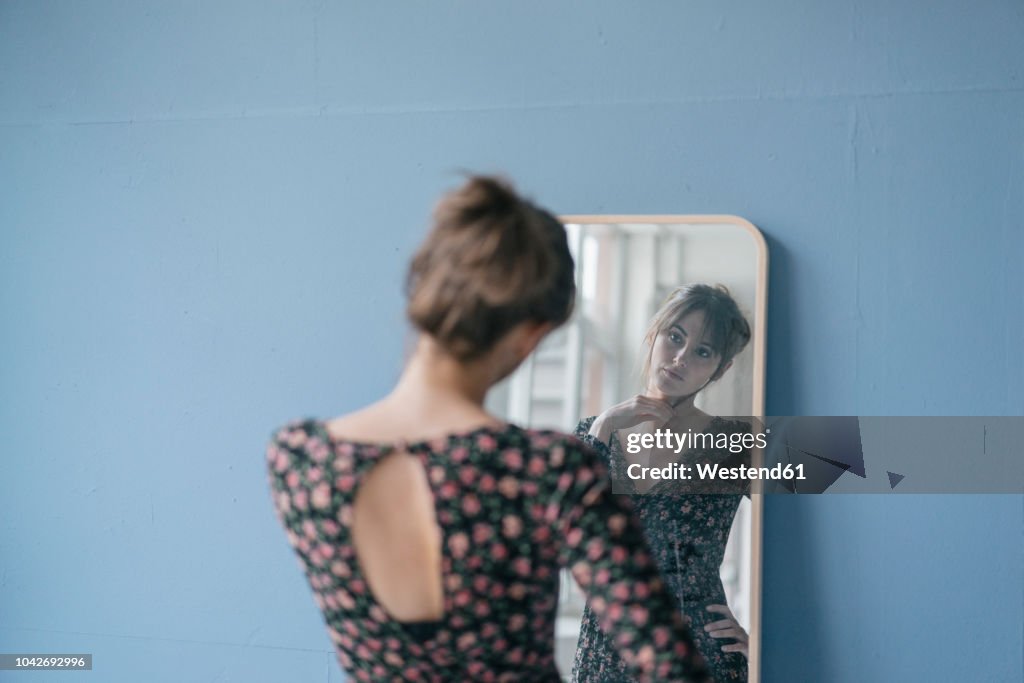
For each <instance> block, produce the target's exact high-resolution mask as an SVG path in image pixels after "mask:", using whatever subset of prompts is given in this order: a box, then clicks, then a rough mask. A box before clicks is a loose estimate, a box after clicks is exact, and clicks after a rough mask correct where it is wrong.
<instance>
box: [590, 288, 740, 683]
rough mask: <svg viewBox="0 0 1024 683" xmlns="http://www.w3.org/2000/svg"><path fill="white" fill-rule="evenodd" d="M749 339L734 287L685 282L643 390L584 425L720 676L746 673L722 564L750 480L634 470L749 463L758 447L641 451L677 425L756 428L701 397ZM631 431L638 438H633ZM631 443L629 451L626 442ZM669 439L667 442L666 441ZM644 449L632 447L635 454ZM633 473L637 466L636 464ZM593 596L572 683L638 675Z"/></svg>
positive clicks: (661, 329)
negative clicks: (604, 628)
mask: <svg viewBox="0 0 1024 683" xmlns="http://www.w3.org/2000/svg"><path fill="white" fill-rule="evenodd" d="M749 340H750V325H749V324H748V323H747V321H746V319H745V318H744V317H743V315H742V314H741V313H740V311H739V308H738V307H737V305H736V302H735V301H734V300H733V299H732V297H731V296H729V294H728V291H727V290H725V288H716V287H711V286H708V285H704V284H694V285H686V286H683V287H679V288H678V289H676V290H675V291H673V292H672V293H671V294H670V295H669V296H668V298H667V299H666V300H665V302H664V304H662V306H661V308H660V309H659V310H658V312H657V314H656V315H655V316H654V319H653V320H652V321H651V325H650V327H649V329H648V330H647V335H646V337H645V339H644V341H645V345H646V348H647V349H648V355H647V357H646V358H645V361H644V368H643V382H644V392H643V393H642V394H639V395H637V396H634V397H632V398H631V399H629V400H627V401H624V402H623V403H620V404H618V405H615V406H612V407H611V408H608V409H607V410H605V411H604V412H602V413H601V414H600V415H598V416H596V417H590V418H587V419H585V420H583V421H581V422H580V424H579V425H578V426H577V428H576V434H577V435H578V436H580V437H581V438H582V439H583V440H584V441H586V442H588V443H590V444H591V445H593V446H594V447H596V448H597V449H598V450H599V451H601V453H602V455H603V456H604V457H605V458H606V460H607V461H608V462H609V463H610V465H611V468H612V473H613V476H614V478H615V481H616V487H617V490H618V487H619V486H622V487H624V490H625V491H626V492H628V493H632V494H633V495H632V496H631V498H632V499H633V502H634V503H635V506H636V509H637V511H638V512H639V514H640V518H641V520H642V523H643V526H644V532H645V534H646V537H647V540H648V542H649V543H650V544H651V548H652V550H653V551H654V554H655V557H656V560H657V563H658V566H659V567H660V569H661V571H662V574H663V575H664V576H665V578H666V580H667V581H668V583H669V585H670V587H671V588H672V592H673V593H674V595H675V597H676V599H677V600H678V601H679V603H680V604H681V605H682V606H683V610H684V613H685V614H686V616H687V619H688V621H689V623H690V624H691V626H692V627H693V629H694V631H695V633H696V634H697V644H698V648H699V649H700V650H701V653H702V654H703V655H704V658H705V660H706V661H707V663H708V666H709V669H710V670H711V674H712V677H713V679H714V680H715V681H745V680H746V679H747V662H746V653H747V634H746V632H745V631H744V630H743V629H742V628H741V627H740V626H739V624H738V623H737V622H736V620H735V618H734V617H733V615H732V612H731V611H730V610H729V608H728V606H727V605H726V604H725V602H726V601H725V591H724V589H723V587H722V581H721V579H720V578H719V568H720V567H721V564H722V556H723V554H724V552H725V544H726V541H727V540H728V537H729V530H730V528H731V526H732V521H733V517H734V516H735V514H736V508H737V506H738V505H739V501H740V498H741V497H742V495H743V494H744V493H746V492H747V488H746V487H745V486H744V485H743V484H736V485H735V486H731V487H730V485H729V484H725V485H723V484H722V483H714V484H711V483H710V482H700V481H699V480H696V479H695V480H691V481H685V482H683V481H679V480H671V479H661V480H656V479H636V478H632V477H630V476H629V474H628V473H629V466H630V465H631V464H640V465H642V466H644V467H648V466H649V467H659V468H664V467H665V466H666V465H670V464H673V463H681V464H687V463H689V465H690V466H691V467H692V466H693V465H694V463H696V462H701V463H712V462H718V463H721V464H723V465H726V466H733V465H735V464H739V463H741V462H746V463H748V464H749V452H748V451H745V450H744V451H740V452H734V450H736V451H738V450H739V449H732V450H730V449H729V448H721V447H718V445H719V444H720V443H721V442H719V441H717V439H715V441H716V444H715V445H712V446H709V447H703V446H701V447H698V448H690V449H689V450H683V451H682V452H681V449H680V448H679V446H678V445H675V446H672V447H667V448H666V447H663V448H660V449H659V448H653V449H640V448H636V447H634V448H629V447H628V445H629V444H630V443H631V442H632V443H634V444H637V445H639V444H640V440H639V439H638V438H637V436H639V435H640V434H644V433H654V432H655V430H658V429H663V430H670V431H671V432H672V433H674V434H677V435H684V434H689V433H691V431H692V433H697V434H701V433H703V434H714V435H727V437H726V438H727V439H733V438H734V437H733V435H740V434H743V433H748V432H749V431H750V425H749V424H747V423H745V422H741V421H739V420H727V419H723V418H720V417H713V416H710V415H708V414H706V413H704V412H703V411H701V410H699V409H698V408H697V407H696V406H695V405H694V401H695V399H696V397H697V395H698V394H699V393H700V392H701V390H703V389H704V388H705V387H706V386H707V385H708V384H710V383H711V382H714V381H715V380H717V379H719V378H720V377H722V375H723V374H725V372H726V371H727V370H728V369H729V368H730V366H731V365H732V360H733V358H734V357H735V356H736V354H738V353H739V352H740V351H741V350H742V349H743V347H744V346H745V345H746V344H747V342H748V341H749ZM630 435H634V436H633V438H632V439H631V437H630ZM623 444H627V448H626V449H625V450H624V449H623V447H622V445H623ZM663 445H664V444H663ZM638 450H639V451H640V452H632V453H631V452H630V451H638ZM633 471H634V473H635V472H637V471H638V468H634V469H633ZM592 603H593V601H588V604H587V607H586V609H585V611H584V614H583V624H582V627H581V631H580V638H579V644H578V646H577V650H576V661H575V665H574V666H573V680H574V681H578V682H579V683H598V682H600V683H608V682H611V681H616V682H617V681H632V680H635V679H634V678H633V676H632V675H631V674H630V673H629V671H628V668H627V667H625V666H624V665H623V662H622V660H621V658H620V657H619V656H618V654H617V653H616V652H615V647H614V645H613V643H614V641H612V640H609V638H608V637H607V635H606V634H604V633H602V632H601V630H600V628H599V623H600V616H599V615H598V614H597V613H596V612H595V610H594V609H593V604H592Z"/></svg>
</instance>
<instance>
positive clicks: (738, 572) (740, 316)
mask: <svg viewBox="0 0 1024 683" xmlns="http://www.w3.org/2000/svg"><path fill="white" fill-rule="evenodd" d="M563 220H565V222H566V226H567V228H568V231H569V236H570V244H571V246H572V249H573V252H574V257H575V259H576V268H577V273H576V275H577V283H578V287H579V294H578V297H579V298H578V301H577V306H576V310H575V312H574V315H573V318H572V320H571V321H570V322H569V324H567V325H565V326H564V327H563V328H562V329H561V330H559V331H558V332H556V333H554V334H552V335H550V337H549V338H548V339H547V340H546V341H545V343H544V344H543V345H542V347H541V348H540V349H538V351H537V353H535V354H533V356H532V357H531V359H530V360H529V361H528V362H527V363H525V364H524V365H523V367H521V368H520V369H519V370H518V371H517V372H516V373H515V374H514V375H513V376H511V377H510V378H509V379H508V380H506V381H505V382H504V383H503V384H502V385H501V386H499V387H496V389H495V391H493V392H492V395H491V397H490V398H489V404H490V405H489V407H490V408H491V409H492V410H493V411H495V412H496V413H497V414H501V415H504V416H506V417H507V418H508V419H509V420H511V421H513V422H516V423H518V424H522V425H529V426H531V427H535V428H552V429H558V430H561V431H571V432H575V433H576V434H577V435H578V436H580V437H581V438H584V440H587V441H589V442H590V443H591V444H592V445H594V446H595V448H597V449H598V450H599V451H601V452H602V453H603V454H604V455H605V456H606V457H607V458H608V459H609V462H610V463H611V464H613V468H612V469H613V474H614V472H615V467H614V465H615V464H616V463H618V464H619V465H623V464H628V463H632V462H639V463H641V464H645V465H646V464H650V465H652V466H654V465H662V464H666V463H668V462H670V461H672V460H676V461H679V462H682V461H684V460H686V459H687V458H688V457H690V458H692V457H694V456H695V450H693V449H689V450H687V449H678V450H677V451H672V452H669V451H667V450H665V449H630V450H631V451H633V450H638V452H635V453H626V452H625V449H624V448H622V445H623V444H625V443H626V441H627V440H628V436H629V434H630V433H633V434H639V433H642V432H650V431H653V430H655V429H656V428H658V427H664V426H667V427H668V428H671V429H672V431H673V432H675V433H677V434H680V433H685V432H686V430H687V429H694V430H697V431H699V430H700V429H701V428H707V427H709V425H710V426H711V429H714V430H715V431H719V432H721V431H743V430H744V429H746V430H749V423H750V417H751V416H758V415H761V414H763V401H764V398H763V377H764V318H765V312H764V307H765V300H766V291H765V289H766V282H767V280H766V272H767V254H766V249H765V245H764V240H763V238H762V237H761V235H760V233H759V232H758V231H757V230H756V228H754V227H753V226H752V225H750V224H749V223H748V222H746V221H744V220H742V219H739V218H735V217H714V216H698V217H672V216H666V217H628V216H620V217H615V216H611V217H601V216H596V217H595V216H588V217H565V218H564V219H563ZM659 314H660V315H659ZM652 323H653V324H652ZM744 327H746V328H747V329H746V331H745V330H744V329H743V328H744ZM730 416H739V417H741V418H745V419H737V420H731V419H729V418H730ZM705 455H706V454H705ZM744 457H747V458H749V453H748V454H746V455H745V456H744ZM623 481H627V478H625V477H616V487H617V488H616V491H617V492H619V487H620V486H621V482H623ZM650 486H651V482H646V483H638V484H637V485H636V486H635V488H634V489H631V490H626V491H622V492H623V493H628V494H632V495H634V496H635V499H634V500H635V502H636V503H637V506H638V509H639V511H640V513H641V517H642V518H643V519H644V524H645V532H646V533H647V536H648V541H649V543H650V544H651V546H652V550H653V551H654V553H655V556H656V560H657V561H658V563H659V566H660V567H661V569H662V572H663V574H664V575H665V577H666V580H667V581H668V582H669V583H670V584H672V586H673V590H674V592H675V593H676V597H677V600H679V601H680V603H681V605H682V607H683V611H684V613H685V614H686V615H687V616H688V618H689V619H690V620H691V624H692V626H693V627H694V631H695V634H696V635H697V636H698V637H699V639H700V640H699V646H700V647H701V649H702V651H703V652H704V654H705V658H706V659H707V660H708V661H709V664H710V665H711V666H712V669H713V671H714V675H715V680H744V681H745V680H756V675H755V672H756V671H757V667H756V661H755V665H754V666H750V667H749V671H750V672H751V674H750V675H749V676H748V660H750V659H755V660H756V657H757V654H758V652H759V647H758V645H759V643H758V639H757V622H758V618H757V617H758V615H757V613H756V611H757V609H758V607H759V604H760V600H759V597H760V596H759V573H760V537H759V530H760V497H759V496H756V495H755V496H753V497H751V496H749V495H745V494H746V493H747V492H746V491H745V490H744V491H739V490H737V491H735V492H732V493H730V494H723V493H715V494H701V493H699V492H696V491H689V492H687V491H676V492H675V493H674V494H673V495H669V494H667V492H665V491H658V490H657V489H656V490H654V491H652V492H648V491H647V489H648V488H650ZM639 494H644V495H639ZM755 529H756V530H757V532H755ZM559 615H560V616H559V621H558V631H557V634H556V635H557V656H558V660H559V666H560V669H561V671H562V672H563V675H564V676H565V677H566V678H567V679H568V678H569V675H570V672H573V670H574V660H575V672H574V673H575V676H576V678H577V679H578V680H582V681H600V680H606V679H607V680H616V679H615V678H614V676H613V672H614V669H615V664H616V662H615V655H614V654H613V652H612V650H613V648H610V647H608V646H607V644H606V643H604V642H603V634H602V633H600V631H599V629H597V627H596V623H594V622H593V620H592V618H591V617H590V614H589V612H588V610H587V609H586V604H585V598H584V596H583V594H582V593H581V591H580V590H579V588H578V587H577V586H576V584H575V582H574V581H573V580H572V578H571V577H570V576H568V574H566V575H565V576H563V581H562V589H561V597H560V610H559ZM581 624H582V628H581ZM709 624H710V625H711V627H712V630H711V631H710V632H708V631H706V630H705V628H704V627H705V626H706V625H709ZM609 675H612V677H611V678H608V676H609Z"/></svg>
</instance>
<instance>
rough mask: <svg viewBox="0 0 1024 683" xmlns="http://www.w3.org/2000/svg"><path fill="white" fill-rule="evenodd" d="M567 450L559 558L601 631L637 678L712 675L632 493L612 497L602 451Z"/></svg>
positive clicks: (559, 488)
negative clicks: (651, 544) (663, 575)
mask: <svg viewBox="0 0 1024 683" xmlns="http://www.w3.org/2000/svg"><path fill="white" fill-rule="evenodd" d="M574 443H575V444H576V445H575V446H574V445H573V444H572V443H571V444H569V445H568V446H567V447H566V449H565V463H564V464H565V468H564V469H562V470H561V473H560V474H559V476H558V480H557V481H558V483H557V486H556V491H555V495H556V496H558V498H559V499H560V503H561V505H560V509H561V515H560V518H559V520H558V522H557V526H558V528H557V529H556V532H557V533H559V534H560V537H561V539H562V547H561V549H560V558H559V559H560V561H561V563H562V565H563V566H567V567H569V568H570V569H571V571H572V573H573V576H574V577H575V578H576V581H577V582H578V583H579V585H580V587H581V588H582V589H583V591H584V592H585V593H586V594H587V596H588V603H589V605H590V608H591V610H593V612H594V614H595V616H596V617H597V619H598V623H599V624H600V626H601V629H602V630H603V631H604V632H605V633H606V634H607V635H608V636H609V640H610V642H611V643H613V645H614V646H615V647H616V648H617V650H618V652H619V656H620V658H621V660H622V661H623V663H624V664H625V665H626V667H627V669H628V671H629V672H630V674H631V675H632V676H634V677H635V678H636V679H637V680H639V681H691V682H692V681H702V682H703V681H706V680H708V678H707V676H708V674H707V669H706V667H705V664H704V660H703V658H702V657H701V655H700V653H699V652H698V650H697V646H696V644H695V643H694V641H693V637H692V635H691V633H690V631H689V629H688V628H687V626H686V625H685V623H684V620H683V616H682V614H681V613H680V610H679V606H678V604H677V603H676V601H675V598H674V597H673V596H672V595H671V593H670V592H669V591H668V589H667V587H666V585H665V583H664V581H663V580H662V578H661V575H660V573H659V572H658V569H657V566H656V565H655V562H654V558H653V557H652V555H651V553H650V550H649V549H648V546H647V542H646V540H645V539H644V535H643V530H642V527H641V525H640V521H639V519H638V518H637V516H636V514H635V513H634V510H633V507H632V504H631V502H630V499H629V498H628V497H626V496H617V495H613V494H612V492H611V482H610V481H609V479H608V474H607V469H606V468H605V467H604V464H603V463H602V462H601V461H600V459H599V456H598V455H597V454H596V453H595V452H594V451H593V450H591V449H589V448H586V447H585V446H581V445H579V444H578V442H574Z"/></svg>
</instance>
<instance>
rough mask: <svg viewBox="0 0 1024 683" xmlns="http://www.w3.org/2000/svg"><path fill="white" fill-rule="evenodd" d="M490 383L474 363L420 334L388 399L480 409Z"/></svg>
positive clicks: (408, 402)
mask: <svg viewBox="0 0 1024 683" xmlns="http://www.w3.org/2000/svg"><path fill="white" fill-rule="evenodd" d="M490 386H491V382H490V381H489V378H488V377H487V376H486V374H485V373H484V372H482V369H481V368H480V367H478V366H477V364H475V363H472V362H469V363H464V362H462V361H459V360H457V359H455V358H454V357H453V356H451V355H450V354H448V353H445V352H444V351H443V350H441V349H440V348H439V347H438V346H437V344H436V343H435V342H433V341H432V340H430V339H429V338H427V337H425V336H424V337H421V338H420V340H419V342H418V343H417V345H416V349H415V351H413V354H412V357H411V358H410V359H409V362H408V363H407V364H406V366H405V369H404V370H403V371H402V376H401V377H400V378H399V380H398V384H396V385H395V388H394V389H393V390H392V392H391V394H390V395H389V398H391V399H395V400H399V401H402V402H404V403H406V404H419V405H428V406H434V407H437V406H438V404H442V403H460V404H471V405H473V406H476V407H478V408H483V404H484V398H485V397H486V396H487V390H488V389H490Z"/></svg>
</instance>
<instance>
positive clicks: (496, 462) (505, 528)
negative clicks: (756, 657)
mask: <svg viewBox="0 0 1024 683" xmlns="http://www.w3.org/2000/svg"><path fill="white" fill-rule="evenodd" d="M405 448H406V450H408V451H409V452H410V453H412V454H414V455H417V456H418V457H420V459H421V461H422V463H423V466H424V468H425V470H426V472H427V480H428V482H429V483H430V486H431V489H432V491H433V494H434V502H435V506H436V513H437V519H438V521H439V523H440V524H441V526H442V533H443V537H444V538H445V539H446V542H445V544H444V546H443V549H442V552H443V553H444V555H443V562H442V571H443V573H444V580H443V581H442V585H443V587H444V591H445V616H444V618H443V619H441V620H440V621H438V622H431V623H429V624H403V623H401V622H397V621H395V620H393V619H391V618H390V617H388V615H387V614H386V612H385V611H384V610H383V609H382V608H381V606H380V605H379V604H378V603H377V602H376V601H375V599H374V597H373V594H372V593H371V592H370V591H369V589H368V587H367V584H366V581H365V577H363V576H362V574H361V571H360V568H359V563H358V562H357V560H356V558H355V549H354V547H353V545H352V539H351V524H352V505H353V502H354V499H355V494H356V491H357V490H358V488H359V484H360V482H361V481H362V480H363V479H364V478H365V477H366V475H367V473H368V472H369V471H370V470H371V469H372V467H373V466H374V464H375V463H377V462H378V461H379V460H380V459H381V457H383V456H385V455H387V454H388V453H390V452H393V450H394V447H391V446H387V447H381V446H374V445H369V444H361V443H355V442H343V441H337V440H334V439H332V437H331V436H330V435H329V434H328V433H327V429H326V426H325V424H324V423H323V422H321V421H319V420H304V421H294V422H292V423H290V424H289V425H288V426H286V427H284V428H282V429H280V430H278V432H277V433H276V434H275V436H274V438H273V440H272V441H271V443H270V445H269V446H268V450H267V461H266V462H267V471H268V474H269V479H270V486H271V489H272V493H273V496H272V499H273V501H274V504H275V508H276V512H277V516H278V519H279V520H280V521H281V523H282V524H283V525H284V527H285V530H286V532H287V533H286V535H287V538H288V540H289V543H290V544H291V545H292V547H293V549H294V551H295V552H296V554H297V556H298V559H299V564H300V566H301V567H302V569H303V571H304V572H305V574H306V577H307V579H308V581H309V584H310V587H311V588H312V590H313V595H314V602H315V603H316V604H317V606H318V607H319V608H320V610H321V611H322V613H323V617H324V620H325V622H326V625H327V628H328V633H329V635H330V637H331V641H332V642H333V643H334V645H335V647H336V650H337V657H338V661H339V663H340V664H341V666H342V667H343V668H344V669H345V670H346V671H348V672H349V674H350V675H351V676H352V677H353V678H354V680H357V681H425V682H430V683H440V682H442V681H473V682H477V681H480V682H484V681H551V682H552V683H554V682H556V681H560V680H561V677H560V675H559V673H558V670H557V669H556V667H555V662H554V623H555V616H556V607H557V595H558V577H559V574H558V569H559V568H560V567H570V568H571V569H572V572H573V574H574V576H575V577H576V579H577V581H578V582H579V583H580V584H581V585H582V586H583V587H584V589H585V590H586V591H587V592H588V593H589V595H590V596H591V600H590V609H591V610H593V613H594V614H595V616H596V617H597V618H598V619H599V620H600V623H601V627H602V628H603V629H604V630H605V631H606V632H607V633H608V634H609V635H611V636H613V639H614V641H615V642H617V643H620V645H619V647H618V648H617V650H616V651H617V654H618V656H619V657H620V659H621V661H622V662H623V663H624V664H623V667H624V671H626V672H628V673H629V675H630V676H632V677H633V680H638V681H654V680H657V681H706V680H707V679H706V669H705V664H704V660H703V658H702V657H701V656H700V654H699V652H698V651H697V648H696V646H695V645H694V641H693V637H692V635H691V633H690V631H689V629H688V628H687V627H686V626H685V624H684V622H683V619H682V616H681V614H680V613H679V611H678V609H677V608H676V603H675V601H674V600H673V599H672V597H671V596H670V594H669V593H668V591H667V589H666V587H665V585H664V583H663V582H662V580H661V578H660V576H659V574H658V572H657V569H656V567H655V564H654V563H653V562H652V561H651V557H650V551H649V550H648V547H647V545H646V542H645V541H644V538H643V533H642V528H641V524H640V520H639V519H638V517H637V516H636V514H635V512H634V510H633V506H632V504H631V502H630V500H629V498H628V497H627V496H615V495H612V493H611V486H610V480H609V478H608V472H607V466H606V465H605V464H604V462H603V460H602V458H601V456H599V455H598V454H597V453H596V452H595V451H593V450H592V449H591V448H590V447H588V446H586V445H584V444H583V443H582V442H581V441H579V440H578V439H576V438H574V437H571V436H568V435H564V434H558V433H556V432H550V431H536V430H524V429H521V428H519V427H515V426H509V427H507V428H504V429H491V428H481V429H477V430H474V431H472V432H470V433H467V434H453V435H451V436H449V437H448V438H447V439H445V440H441V441H439V440H434V441H430V442H426V441H425V442H421V443H413V444H406V445H405ZM609 520H611V523H609ZM421 627H424V628H421Z"/></svg>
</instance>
